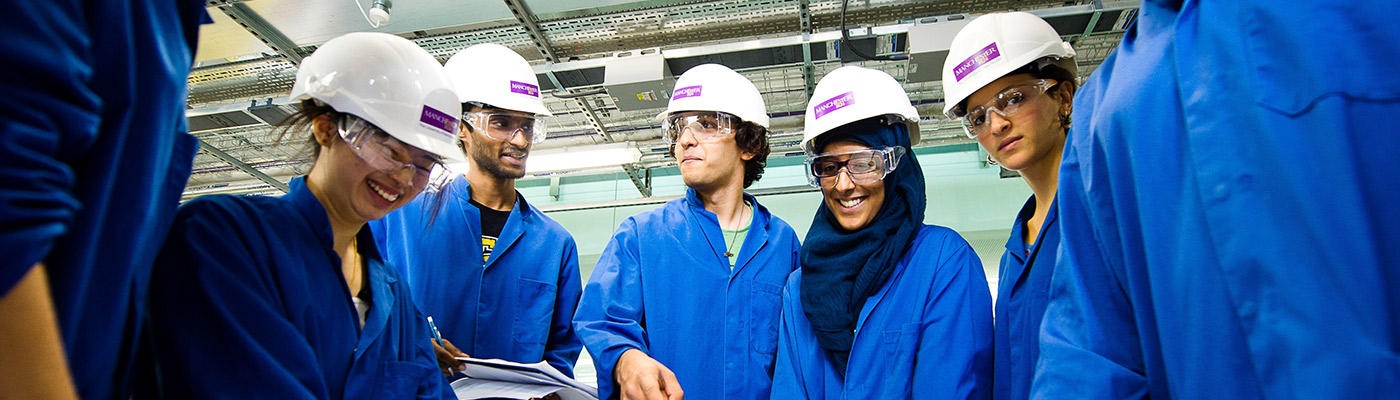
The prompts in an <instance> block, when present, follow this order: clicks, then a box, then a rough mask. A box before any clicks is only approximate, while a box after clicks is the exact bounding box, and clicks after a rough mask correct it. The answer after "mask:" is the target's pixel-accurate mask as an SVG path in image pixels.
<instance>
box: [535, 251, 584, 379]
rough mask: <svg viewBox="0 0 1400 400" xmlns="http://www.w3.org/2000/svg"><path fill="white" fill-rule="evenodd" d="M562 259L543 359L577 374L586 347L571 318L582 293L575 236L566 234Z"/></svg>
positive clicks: (569, 373)
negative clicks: (575, 366)
mask: <svg viewBox="0 0 1400 400" xmlns="http://www.w3.org/2000/svg"><path fill="white" fill-rule="evenodd" d="M563 252H564V254H562V255H561V256H560V257H559V259H560V260H561V261H563V262H562V264H561V265H559V280H558V284H557V286H556V287H557V288H559V290H558V295H557V296H555V298H554V318H553V320H552V321H550V324H549V339H548V340H547V341H546V343H545V352H544V360H545V361H546V362H548V363H549V365H552V366H554V368H555V369H558V370H559V372H563V373H564V375H568V376H569V377H573V376H574V363H575V362H577V361H578V353H579V352H580V351H582V350H583V343H582V342H580V341H579V338H578V333H577V332H574V327H573V324H572V321H570V319H571V318H573V316H574V312H576V311H577V310H578V303H579V297H580V296H581V295H582V294H583V283H582V282H580V278H579V271H578V246H577V245H575V243H574V238H573V237H571V236H567V235H566V236H565V245H564V249H563Z"/></svg>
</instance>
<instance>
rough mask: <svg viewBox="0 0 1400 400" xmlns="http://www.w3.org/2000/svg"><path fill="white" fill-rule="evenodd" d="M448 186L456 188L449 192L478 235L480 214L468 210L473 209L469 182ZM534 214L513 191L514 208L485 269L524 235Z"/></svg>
mask: <svg viewBox="0 0 1400 400" xmlns="http://www.w3.org/2000/svg"><path fill="white" fill-rule="evenodd" d="M450 185H455V186H456V187H453V188H451V189H450V190H449V192H451V193H454V194H455V195H456V197H457V198H456V201H457V203H458V204H461V205H462V208H463V211H464V212H466V214H467V221H471V222H475V223H476V229H475V230H474V232H476V234H477V235H480V234H481V212H480V211H477V212H476V213H471V212H469V210H468V209H469V208H473V207H472V206H471V204H470V203H468V201H469V200H471V182H470V181H468V180H466V179H455V180H454V182H452V183H450ZM534 214H535V210H534V209H533V208H531V206H530V203H529V202H527V201H525V196H523V195H521V194H520V191H519V190H517V191H515V206H513V207H511V209H510V215H509V216H507V217H506V225H505V226H503V227H501V234H500V236H499V237H497V238H496V246H495V247H493V248H492V249H491V258H490V259H488V260H486V263H485V264H484V265H485V267H487V268H489V267H490V266H491V264H492V263H495V262H496V260H497V259H499V258H501V254H505V252H506V251H507V250H509V249H510V247H511V245H514V244H515V242H516V241H518V240H519V239H520V237H521V236H524V235H525V231H526V226H528V225H529V224H531V223H533V222H535V215H534Z"/></svg>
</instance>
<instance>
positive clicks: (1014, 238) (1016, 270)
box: [997, 196, 1059, 286]
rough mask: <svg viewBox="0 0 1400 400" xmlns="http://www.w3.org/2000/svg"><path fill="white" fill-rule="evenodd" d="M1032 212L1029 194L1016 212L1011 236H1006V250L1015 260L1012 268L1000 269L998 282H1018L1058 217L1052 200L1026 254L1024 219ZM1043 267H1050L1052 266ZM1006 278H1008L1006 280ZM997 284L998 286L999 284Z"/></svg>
mask: <svg viewBox="0 0 1400 400" xmlns="http://www.w3.org/2000/svg"><path fill="white" fill-rule="evenodd" d="M1034 214H1035V196H1031V198H1030V199H1027V200H1026V204H1025V205H1023V206H1021V212H1019V213H1017V214H1016V223H1015V224H1014V225H1012V226H1011V237H1008V238H1006V252H1007V254H1010V255H1011V257H1012V258H1015V259H1016V262H1015V263H1013V264H1012V265H1011V266H1012V268H1008V269H1006V270H1005V271H1001V276H999V277H997V278H998V279H999V281H1000V282H1009V283H1011V284H1012V285H1015V284H1018V283H1019V282H1020V281H1021V278H1022V276H1024V275H1025V274H1026V272H1027V271H1028V269H1027V268H1026V266H1027V265H1031V264H1032V263H1033V262H1034V261H1035V258H1036V256H1037V255H1039V254H1040V251H1041V250H1040V248H1041V245H1042V244H1043V243H1045V237H1046V235H1047V234H1048V232H1049V231H1050V229H1055V221H1056V220H1057V219H1058V218H1059V212H1057V205H1056V203H1055V202H1054V201H1053V200H1052V201H1051V202H1050V211H1049V212H1048V213H1046V215H1045V222H1044V223H1042V224H1041V225H1040V234H1039V235H1036V237H1035V245H1033V246H1032V247H1031V250H1030V252H1029V254H1027V253H1028V252H1027V251H1026V244H1025V239H1023V238H1024V237H1025V236H1026V235H1025V232H1026V221H1029V220H1030V219H1031V216H1033V215H1034ZM1047 251H1055V249H1049V250H1047ZM1043 267H1044V268H1051V267H1052V266H1043ZM1007 279H1010V280H1009V281H1008V280H1007ZM998 285H999V286H1000V284H998Z"/></svg>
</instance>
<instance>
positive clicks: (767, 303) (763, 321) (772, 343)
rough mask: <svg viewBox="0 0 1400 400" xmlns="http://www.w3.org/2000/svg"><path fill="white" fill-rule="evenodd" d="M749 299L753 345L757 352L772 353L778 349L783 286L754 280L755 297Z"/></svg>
mask: <svg viewBox="0 0 1400 400" xmlns="http://www.w3.org/2000/svg"><path fill="white" fill-rule="evenodd" d="M749 301H750V303H749V326H750V327H752V328H751V329H752V335H753V342H752V343H751V346H753V350H754V352H756V353H759V354H765V355H772V354H773V353H776V352H777V351H778V323H779V321H778V314H779V313H781V312H782V308H783V287H782V286H778V285H772V284H767V283H763V282H758V281H754V283H753V297H752V298H751V299H749Z"/></svg>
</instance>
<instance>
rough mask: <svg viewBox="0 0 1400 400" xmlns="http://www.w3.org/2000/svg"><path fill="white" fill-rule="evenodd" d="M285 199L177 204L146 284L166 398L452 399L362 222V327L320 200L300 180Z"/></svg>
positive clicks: (407, 301)
mask: <svg viewBox="0 0 1400 400" xmlns="http://www.w3.org/2000/svg"><path fill="white" fill-rule="evenodd" d="M288 186H290V187H291V192H290V193H287V194H286V195H284V196H282V197H261V196H255V197H236V196H227V195H210V196H203V197H199V198H196V199H194V200H192V201H190V202H189V203H187V204H185V205H184V206H182V207H180V211H179V213H178V214H177V215H176V217H175V222H174V226H173V227H172V228H171V231H170V240H169V241H167V242H166V244H165V247H163V248H162V249H161V253H160V257H159V259H158V260H157V263H156V267H155V273H154V275H153V278H152V282H151V302H150V305H151V328H150V329H149V332H150V334H151V340H150V343H152V344H153V345H154V348H153V349H152V350H153V355H154V359H155V367H156V371H157V376H158V378H159V379H158V381H157V383H158V389H159V390H160V391H161V394H162V395H163V396H164V397H167V398H181V399H183V398H216V397H217V398H245V399H254V398H263V399H312V398H314V399H390V398H392V399H410V398H418V399H452V398H456V396H455V395H454V394H453V393H452V390H451V389H450V388H449V387H448V385H447V380H446V379H444V378H443V376H442V374H441V373H440V372H439V370H438V368H437V360H436V358H435V357H434V356H433V350H432V348H431V345H430V344H429V341H428V340H429V338H431V337H432V334H431V333H430V332H429V331H428V325H427V321H426V320H425V319H424V316H423V315H422V314H421V313H419V312H418V310H417V308H415V307H414V305H413V299H412V296H410V294H409V290H408V285H407V284H406V282H403V281H402V280H400V278H399V275H398V271H395V270H394V268H393V267H392V266H389V265H385V264H384V261H383V259H382V258H381V257H380V255H379V254H378V251H377V250H376V248H375V245H374V238H373V237H371V236H372V233H371V232H370V230H369V229H368V228H366V229H362V230H361V231H360V233H359V236H358V238H357V239H358V243H359V248H360V252H361V255H362V256H363V257H364V258H363V259H364V261H365V262H366V264H367V265H368V276H367V277H366V278H367V281H366V285H368V287H369V288H370V297H371V298H370V299H369V302H370V309H369V312H368V314H367V316H366V321H365V323H364V326H363V327H361V326H360V322H359V315H358V314H357V312H356V309H355V306H354V304H353V303H352V302H351V293H350V292H349V288H348V287H347V285H346V283H345V279H344V276H343V274H342V273H341V260H340V257H339V255H338V254H337V253H336V252H335V250H334V248H333V247H334V246H333V243H332V240H333V239H332V235H331V225H330V220H329V217H328V216H327V214H326V209H325V208H324V207H323V206H322V205H321V202H320V201H318V200H317V199H316V197H315V196H314V195H312V194H311V191H310V190H307V188H306V184H305V182H304V181H303V180H302V178H297V179H294V180H292V182H291V183H290V184H289V185H288Z"/></svg>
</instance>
